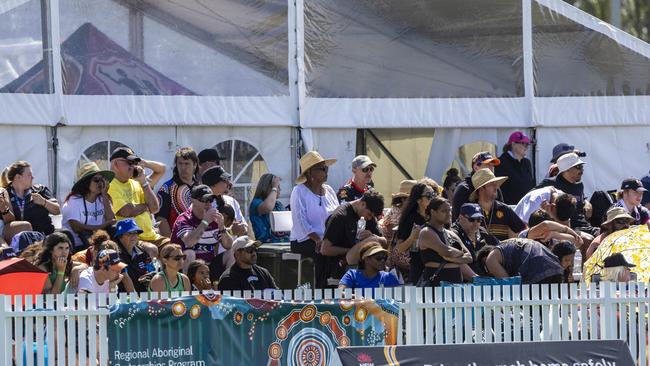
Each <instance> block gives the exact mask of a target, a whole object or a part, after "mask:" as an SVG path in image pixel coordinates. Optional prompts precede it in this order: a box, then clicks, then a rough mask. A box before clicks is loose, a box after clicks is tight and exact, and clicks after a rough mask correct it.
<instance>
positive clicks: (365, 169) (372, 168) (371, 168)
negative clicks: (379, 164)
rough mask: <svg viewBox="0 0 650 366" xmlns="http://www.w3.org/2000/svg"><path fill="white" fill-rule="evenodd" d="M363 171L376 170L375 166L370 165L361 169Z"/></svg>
mask: <svg viewBox="0 0 650 366" xmlns="http://www.w3.org/2000/svg"><path fill="white" fill-rule="evenodd" d="M361 171H362V172H364V173H368V172H374V171H375V167H374V166H368V167H365V168H363V169H361Z"/></svg>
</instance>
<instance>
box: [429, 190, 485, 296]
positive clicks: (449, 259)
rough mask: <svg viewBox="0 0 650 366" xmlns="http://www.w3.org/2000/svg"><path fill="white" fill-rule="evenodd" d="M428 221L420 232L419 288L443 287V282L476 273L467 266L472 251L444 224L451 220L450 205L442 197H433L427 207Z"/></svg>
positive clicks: (459, 280)
mask: <svg viewBox="0 0 650 366" xmlns="http://www.w3.org/2000/svg"><path fill="white" fill-rule="evenodd" d="M427 214H428V216H429V220H428V221H427V223H426V224H425V226H424V228H423V229H422V230H421V231H420V235H419V237H418V242H417V243H418V244H417V245H418V247H419V248H420V257H421V258H422V263H424V271H423V272H422V276H421V277H420V278H419V280H418V286H419V287H429V286H433V287H435V286H440V282H441V281H446V282H451V283H462V282H463V277H464V276H466V277H472V276H473V275H474V273H473V272H472V271H471V270H470V269H469V267H468V266H467V264H468V263H471V262H472V255H471V253H470V252H469V251H468V250H467V248H465V246H464V245H463V242H462V240H461V239H460V238H459V237H458V236H457V235H456V234H455V233H454V232H453V231H451V230H447V229H445V225H449V224H450V223H451V205H449V201H447V200H446V199H444V198H442V197H433V199H431V201H430V202H429V205H428V206H427Z"/></svg>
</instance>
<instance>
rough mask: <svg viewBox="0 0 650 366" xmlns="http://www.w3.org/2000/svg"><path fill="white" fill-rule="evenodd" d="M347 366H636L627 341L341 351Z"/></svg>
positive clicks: (342, 359) (362, 348) (370, 348)
mask: <svg viewBox="0 0 650 366" xmlns="http://www.w3.org/2000/svg"><path fill="white" fill-rule="evenodd" d="M338 352H339V357H340V359H341V363H342V364H343V366H380V365H389V366H397V365H399V366H416V365H417V366H423V365H425V366H443V365H444V366H483V365H490V366H633V365H635V363H634V361H633V360H632V356H631V355H630V350H629V348H628V347H627V346H626V345H625V343H624V342H623V341H620V340H612V341H561V342H521V343H484V344H455V345H430V346H384V347H348V348H338Z"/></svg>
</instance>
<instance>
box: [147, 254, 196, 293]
mask: <svg viewBox="0 0 650 366" xmlns="http://www.w3.org/2000/svg"><path fill="white" fill-rule="evenodd" d="M186 259H187V257H186V256H185V254H183V252H182V251H181V247H180V246H179V245H178V244H167V245H165V246H164V247H162V248H161V249H160V265H161V267H162V270H161V271H160V272H158V273H157V274H156V275H155V276H153V278H152V279H151V283H150V284H149V290H150V291H152V292H182V291H190V289H191V285H190V279H189V278H187V276H186V275H184V274H182V273H181V269H182V268H183V262H184V261H185V260H186Z"/></svg>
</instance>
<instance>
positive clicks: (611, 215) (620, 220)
mask: <svg viewBox="0 0 650 366" xmlns="http://www.w3.org/2000/svg"><path fill="white" fill-rule="evenodd" d="M632 223H634V217H632V216H630V214H628V213H627V211H626V210H625V209H624V208H623V207H612V208H610V209H609V210H608V211H607V221H605V222H603V224H602V225H600V234H599V235H598V236H597V237H595V238H594V240H592V241H591V244H589V248H587V252H586V255H585V259H584V261H587V260H588V259H589V258H590V257H591V256H592V255H593V254H594V252H595V251H596V249H598V246H600V243H602V242H603V240H605V238H606V237H608V236H609V235H611V234H612V233H615V232H617V231H620V230H625V229H627V228H629V227H630V225H632Z"/></svg>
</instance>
